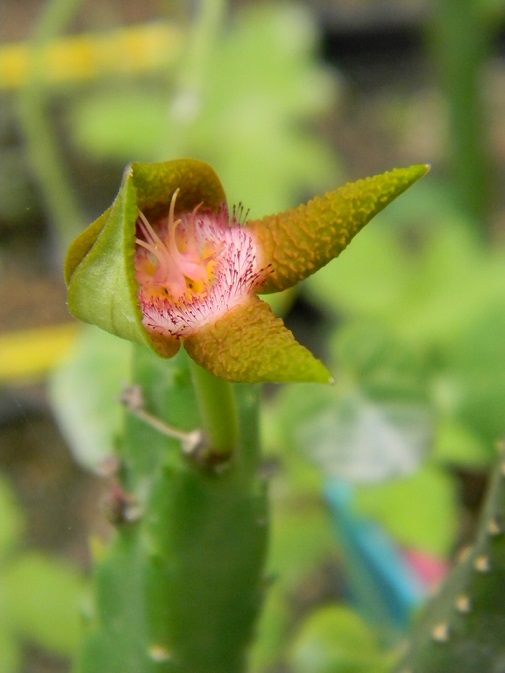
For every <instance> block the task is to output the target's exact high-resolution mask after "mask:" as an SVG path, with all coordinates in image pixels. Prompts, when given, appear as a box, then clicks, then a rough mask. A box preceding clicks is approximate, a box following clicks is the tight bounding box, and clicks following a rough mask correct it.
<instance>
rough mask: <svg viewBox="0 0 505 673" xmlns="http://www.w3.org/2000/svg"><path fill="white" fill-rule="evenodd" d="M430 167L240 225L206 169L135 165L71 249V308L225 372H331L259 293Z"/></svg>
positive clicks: (318, 376) (302, 267)
mask: <svg viewBox="0 0 505 673" xmlns="http://www.w3.org/2000/svg"><path fill="white" fill-rule="evenodd" d="M427 170H428V167H427V166H411V167H410V168H406V169H395V170H393V171H391V172H389V173H384V174H383V175H378V176H375V177H373V178H367V179H366V180H360V181H358V182H356V183H350V184H347V185H345V186H344V187H341V188H340V189H337V190H336V191H334V192H329V193H327V194H325V195H324V196H320V197H315V198H314V199H312V200H311V201H309V202H308V203H307V204H304V205H301V206H299V207H298V208H295V209H293V210H288V211H286V212H283V213H280V214H278V215H273V216H268V217H265V218H262V219H260V220H252V221H248V222H245V223H244V222H242V219H243V216H242V213H241V211H239V212H238V213H237V211H235V210H233V211H232V212H231V213H230V212H229V211H228V208H227V205H226V197H225V194H224V191H223V188H222V186H221V183H220V182H219V179H218V178H217V176H216V174H215V173H214V171H213V170H212V168H211V167H210V166H209V165H207V164H205V163H203V162H200V161H195V160H190V159H184V160H176V161H169V162H165V163H159V164H143V163H134V164H131V166H129V167H128V168H127V169H126V171H125V174H124V178H123V182H122V185H121V188H120V190H119V193H118V196H117V198H116V199H115V201H114V203H113V204H112V206H111V207H110V208H109V209H108V210H107V211H106V212H105V213H104V214H103V215H102V216H101V217H100V218H99V219H98V220H96V222H94V223H93V224H92V225H91V226H90V227H88V229H86V230H85V231H84V232H83V233H82V234H81V235H80V236H79V237H78V238H77V239H76V240H75V241H74V243H73V244H72V246H71V247H70V250H69V253H68V256H67V263H66V269H65V274H66V280H67V284H68V296H69V308H70V311H71V312H72V313H73V314H74V315H75V316H76V317H77V318H80V319H81V320H83V321H85V322H90V323H94V324H96V325H99V326H100V327H102V328H103V329H105V330H107V331H109V332H112V333H113V334H117V335H118V336H120V337H123V338H126V339H130V340H133V341H137V342H140V343H143V344H145V345H147V346H149V347H151V348H152V349H154V350H155V351H156V352H157V353H158V354H160V355H162V356H164V357H172V356H174V355H175V354H176V353H177V351H178V350H179V348H180V347H181V345H182V344H183V345H184V347H185V349H186V350H187V352H188V353H189V355H190V356H191V357H192V358H193V359H194V360H195V361H196V362H197V363H198V364H200V365H201V366H203V367H205V368H206V369H208V370H209V371H210V372H212V373H213V374H215V375H216V376H219V377H221V378H223V379H226V380H229V381H237V382H250V383H251V382H258V381H277V382H281V381H319V382H329V381H331V374H330V372H329V371H328V370H327V368H326V367H325V366H324V364H323V363H322V362H320V361H319V360H317V359H316V358H315V357H314V356H313V355H312V354H311V353H310V352H309V351H308V350H307V349H306V348H304V347H303V346H302V345H301V344H299V343H298V342H297V341H296V340H295V338H294V336H293V334H292V333H291V332H290V331H289V330H288V329H287V328H286V326H285V325H284V323H283V322H282V320H281V319H279V318H276V317H275V315H274V314H273V312H272V310H271V309H270V307H269V305H268V304H266V303H265V302H264V301H262V300H261V299H260V298H259V297H258V294H262V293H269V292H277V291H281V290H284V289H286V288H288V287H292V286H293V285H295V284H296V283H297V282H298V281H300V280H302V279H303V278H306V277H307V276H309V275H310V274H312V273H314V272H315V271H317V270H318V269H320V268H321V267H322V266H324V265H325V264H327V263H328V262H329V261H330V260H332V259H333V258H334V257H337V256H338V255H339V253H340V252H341V251H342V250H343V249H344V248H345V247H346V246H347V244H348V243H349V241H350V240H351V239H352V238H353V237H354V236H355V234H357V233H358V232H359V231H360V229H361V228H362V227H363V226H364V225H365V224H366V223H367V222H369V221H370V219H371V218H372V217H373V216H374V215H376V214H377V213H378V212H379V211H381V210H382V209H383V208H385V206H387V205H388V204H389V203H390V202H391V201H392V200H393V199H395V198H396V197H397V196H398V195H399V194H401V193H402V192H403V191H405V190H406V189H407V188H408V187H409V186H410V185H411V184H413V183H414V182H415V181H416V180H418V179H419V178H420V177H421V176H422V175H424V174H425V173H426V171H427Z"/></svg>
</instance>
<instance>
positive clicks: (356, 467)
mask: <svg viewBox="0 0 505 673" xmlns="http://www.w3.org/2000/svg"><path fill="white" fill-rule="evenodd" d="M333 350H334V351H335V353H336V356H337V357H336V359H337V365H338V366H337V375H336V379H337V384H336V386H335V387H334V388H330V389H324V388H320V389H317V388H312V387H310V389H304V388H301V387H298V386H291V387H290V388H289V389H288V390H285V391H283V392H282V394H281V395H280V397H279V399H278V404H279V406H278V413H279V414H280V419H279V421H280V424H281V427H282V432H283V433H284V434H285V436H286V442H287V443H288V444H289V445H290V446H291V447H292V448H294V449H296V450H298V451H299V452H301V453H302V454H303V455H305V456H307V457H308V458H309V459H310V460H312V461H315V462H316V463H317V464H318V465H319V466H320V467H321V468H322V469H323V470H324V472H325V473H326V474H331V475H333V476H336V477H342V478H347V479H351V480H358V481H362V480H365V481H369V480H381V479H384V478H388V477H391V476H393V475H395V474H396V475H398V474H405V473H410V472H412V471H413V470H414V469H415V468H416V467H417V465H418V464H419V462H420V461H421V460H422V459H423V458H424V456H425V455H426V453H427V451H428V449H429V448H430V446H431V441H432V436H433V430H434V418H433V411H432V409H431V405H430V403H429V399H428V395H427V387H426V381H425V380H424V376H423V373H422V360H420V359H419V358H418V357H417V356H416V353H415V352H412V351H411V350H410V349H408V348H406V347H405V346H403V344H402V343H401V342H399V341H398V340H397V339H395V338H394V337H393V336H392V335H391V334H390V333H389V331H387V330H384V329H383V328H381V327H378V326H377V325H375V324H373V323H366V324H356V325H351V326H349V327H347V328H344V329H341V330H338V331H337V333H336V338H335V339H334V344H333Z"/></svg>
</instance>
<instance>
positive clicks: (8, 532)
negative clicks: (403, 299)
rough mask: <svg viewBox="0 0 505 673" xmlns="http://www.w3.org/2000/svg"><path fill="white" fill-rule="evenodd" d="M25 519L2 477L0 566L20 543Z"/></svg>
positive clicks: (0, 497)
mask: <svg viewBox="0 0 505 673" xmlns="http://www.w3.org/2000/svg"><path fill="white" fill-rule="evenodd" d="M23 530H24V517H23V514H22V512H21V508H20V507H19V505H18V504H17V502H16V499H15V497H14V493H13V491H12V489H11V487H10V484H9V482H8V481H7V479H5V478H4V477H2V476H0V566H1V565H2V564H3V563H5V561H6V560H8V558H9V555H10V554H11V553H12V552H13V551H14V549H15V548H16V546H17V544H18V543H19V542H20V539H21V535H22V533H23Z"/></svg>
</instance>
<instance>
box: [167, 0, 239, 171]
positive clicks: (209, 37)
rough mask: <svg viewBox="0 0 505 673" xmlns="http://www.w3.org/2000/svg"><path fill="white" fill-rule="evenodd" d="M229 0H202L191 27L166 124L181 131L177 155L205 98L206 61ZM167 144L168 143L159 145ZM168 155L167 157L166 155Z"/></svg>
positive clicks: (184, 148)
mask: <svg viewBox="0 0 505 673" xmlns="http://www.w3.org/2000/svg"><path fill="white" fill-rule="evenodd" d="M226 5H227V3H226V0H200V2H199V3H198V5H197V9H196V11H195V16H194V18H193V17H192V22H191V26H190V30H189V40H188V44H187V48H186V49H184V50H183V51H182V54H181V57H180V59H181V60H180V63H179V68H178V73H177V78H176V83H175V92H174V96H173V99H172V103H171V106H170V110H169V119H168V120H167V124H169V125H171V126H172V127H173V126H174V125H176V126H177V127H178V128H179V129H180V133H178V134H176V135H175V134H174V135H171V138H174V137H177V138H178V145H177V147H173V140H172V143H171V145H172V150H173V154H174V156H176V155H178V154H179V155H183V154H184V153H186V152H187V149H186V134H185V129H186V128H187V127H189V126H191V124H192V123H193V122H194V120H195V119H196V118H197V117H198V115H199V114H200V110H201V108H202V107H203V102H204V97H205V81H206V71H207V61H208V58H209V54H210V53H211V51H212V47H213V45H214V44H215V42H216V40H217V37H218V33H219V30H220V27H221V24H222V19H223V15H224V13H225V11H226ZM160 146H161V147H165V146H166V144H165V143H161V144H160ZM165 158H166V157H165Z"/></svg>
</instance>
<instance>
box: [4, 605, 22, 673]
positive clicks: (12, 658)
mask: <svg viewBox="0 0 505 673" xmlns="http://www.w3.org/2000/svg"><path fill="white" fill-rule="evenodd" d="M0 599H2V596H1V592H0ZM21 660H22V656H21V650H20V648H19V646H18V644H17V642H16V639H15V637H14V636H13V634H12V632H11V631H10V629H8V628H6V625H4V624H3V622H0V671H2V673H19V671H20V670H22V669H21V665H22V664H21Z"/></svg>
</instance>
